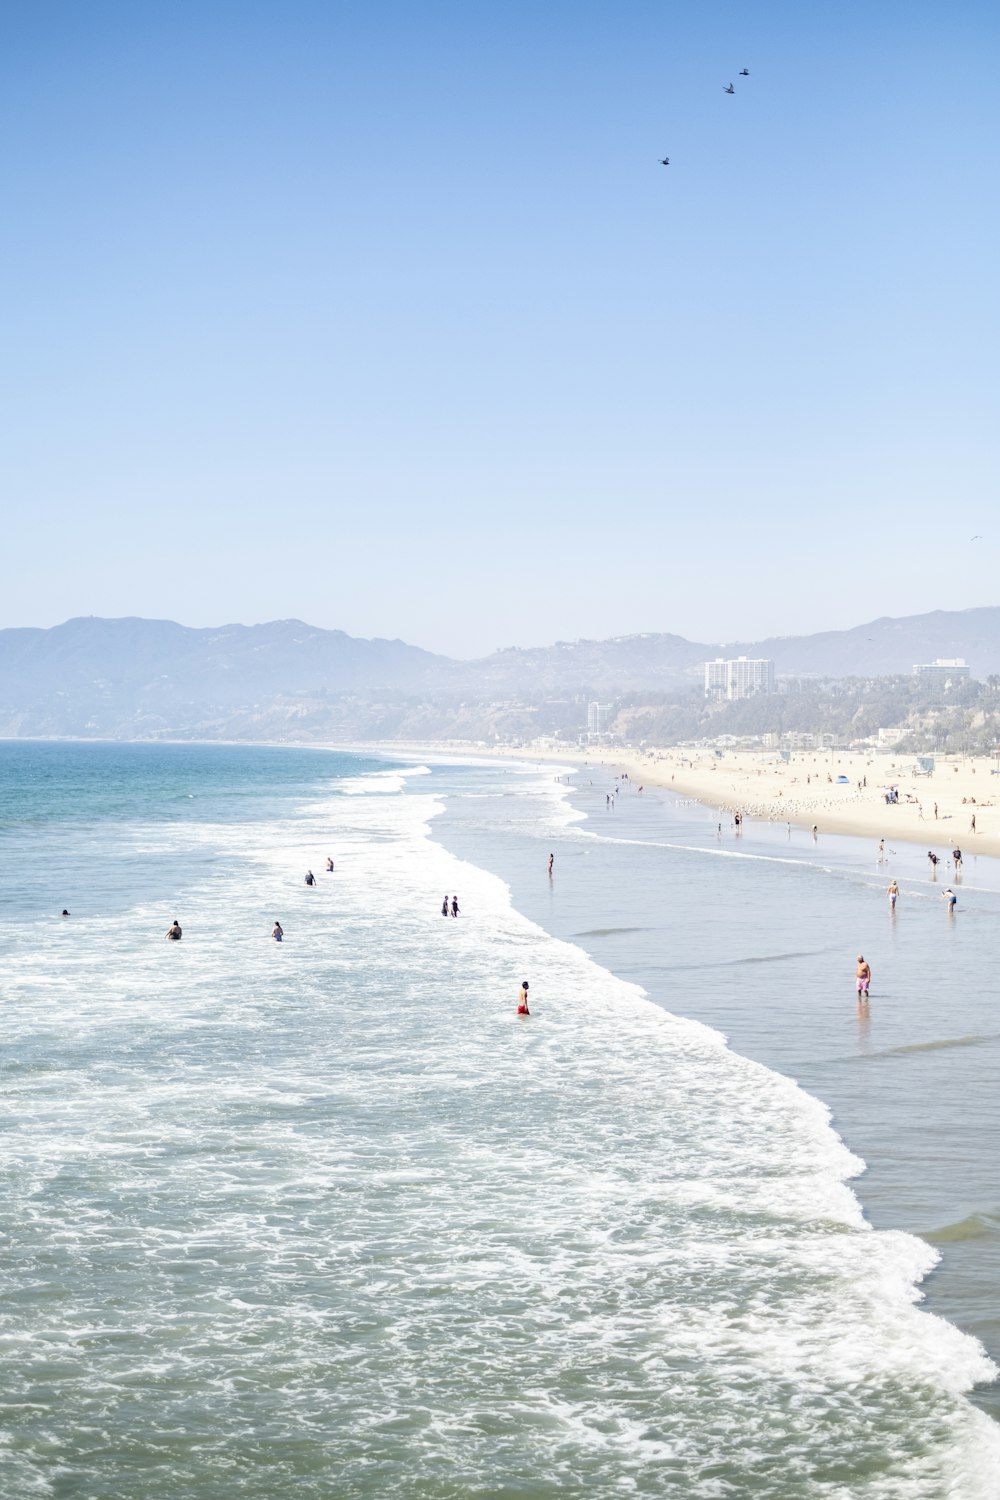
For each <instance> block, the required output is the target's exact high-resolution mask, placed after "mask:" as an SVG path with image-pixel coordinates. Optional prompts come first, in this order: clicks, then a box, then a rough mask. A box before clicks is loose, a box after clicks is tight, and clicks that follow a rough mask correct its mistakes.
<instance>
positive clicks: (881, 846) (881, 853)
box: [878, 839, 885, 864]
mask: <svg viewBox="0 0 1000 1500" xmlns="http://www.w3.org/2000/svg"><path fill="white" fill-rule="evenodd" d="M884 859H885V839H879V841H878V862H879V864H881V863H882V861H883V860H884Z"/></svg>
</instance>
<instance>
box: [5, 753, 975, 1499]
mask: <svg viewBox="0 0 1000 1500" xmlns="http://www.w3.org/2000/svg"><path fill="white" fill-rule="evenodd" d="M589 780H590V777H589V775H588V776H586V777H579V776H578V777H576V778H575V783H574V787H573V789H572V790H571V791H570V790H568V788H567V786H566V784H565V783H563V782H557V781H556V780H555V777H554V773H553V771H552V768H551V767H547V768H544V769H541V770H539V769H537V768H531V767H525V768H516V769H515V768H511V767H507V766H488V767H487V766H477V765H468V764H467V765H435V766H433V767H430V768H428V767H424V766H417V765H409V766H398V765H393V764H391V763H388V762H386V761H384V760H374V759H366V758H362V757H359V756H353V755H342V754H333V753H328V752H321V751H309V750H283V749H259V748H251V747H226V746H211V747H208V746H111V745H98V744H87V745H53V744H44V745H30V744H23V743H14V744H5V745H0V830H2V831H0V853H2V860H0V900H2V909H3V913H4V919H5V920H4V921H3V923H2V924H0V998H2V1004H3V1012H2V1016H3V1028H4V1036H3V1041H4V1046H3V1053H2V1068H3V1092H2V1105H0V1110H2V1114H0V1128H2V1131H3V1158H2V1186H0V1233H2V1248H0V1292H2V1296H0V1338H2V1341H3V1344H2V1349H3V1372H4V1373H3V1380H2V1383H0V1496H2V1497H3V1500H21V1497H25V1496H53V1497H60V1500H62V1497H66V1500H69V1497H73V1500H76V1497H80V1500H119V1497H120V1500H140V1497H141V1500H177V1497H179V1496H184V1497H185V1500H223V1497H225V1500H230V1497H234V1500H250V1497H253V1500H278V1497H284V1496H286V1495H287V1496H295V1497H303V1500H310V1497H320V1496H322V1497H331V1496H333V1497H337V1500H341V1497H343V1500H349V1497H358V1500H361V1497H373V1500H374V1497H382V1496H400V1497H403V1496H405V1497H413V1500H460V1497H487V1496H491V1497H492V1496H511V1497H515V1496H516V1497H524V1500H529V1497H536V1496H537V1497H544V1496H549V1495H552V1496H555V1495H559V1496H569V1497H573V1496H580V1497H582V1496H590V1497H600V1496H619V1495H631V1496H643V1495H645V1496H663V1497H671V1500H673V1497H676V1500H680V1497H685V1500H686V1497H694V1500H701V1497H705V1500H710V1497H711V1500H715V1497H745V1500H813V1497H817V1500H818V1497H823V1500H831V1497H832V1500H848V1497H862V1496H864V1497H879V1500H881V1497H884V1500H906V1497H911V1496H912V1497H913V1500H936V1497H939V1496H940V1497H945V1496H948V1497H955V1500H979V1497H995V1496H998V1495H1000V1478H998V1475H1000V1429H998V1427H997V1425H996V1424H995V1423H994V1422H993V1420H992V1419H991V1417H990V1416H989V1415H988V1414H987V1412H986V1411H984V1410H983V1409H982V1407H981V1406H977V1405H976V1404H975V1402H974V1400H972V1399H970V1395H969V1393H970V1392H973V1394H974V1395H975V1396H976V1399H978V1400H979V1401H981V1402H987V1403H988V1401H989V1399H990V1394H989V1393H990V1386H989V1382H991V1380H992V1378H993V1375H994V1373H995V1371H994V1367H993V1366H992V1364H991V1362H990V1360H989V1358H988V1356H987V1353H986V1351H985V1349H984V1347H983V1345H984V1344H986V1345H987V1346H989V1347H990V1348H991V1349H993V1350H994V1351H995V1350H996V1343H997V1340H996V1338H995V1333H996V1329H995V1325H994V1324H993V1322H992V1321H991V1320H992V1318H993V1306H994V1303H993V1295H994V1293H995V1290H996V1286H997V1280H996V1275H995V1271H996V1265H995V1260H994V1259H993V1258H992V1257H993V1256H994V1255H995V1246H996V1234H997V1226H998V1219H1000V1210H998V1201H997V1200H998V1194H997V1190H996V1187H995V1173H994V1172H993V1170H992V1163H993V1162H994V1161H995V1159H996V1145H997V1131H998V1111H997V1105H996V1103H995V1101H994V1098H993V1096H992V1090H991V1088H990V1087H989V1086H988V1085H989V1084H991V1083H992V1076H993V1074H994V1073H995V1067H996V1049H997V1048H998V1046H1000V1042H998V1037H1000V1026H998V1025H997V1024H996V1021H995V1018H994V1016H993V1009H992V997H991V995H990V993H989V991H990V982H989V973H988V965H989V955H990V938H991V934H992V931H993V928H994V924H995V921H996V918H997V916H998V915H1000V893H998V891H997V889H996V882H995V881H991V879H990V875H989V873H988V872H986V871H984V870H979V869H978V868H977V867H976V866H975V864H967V865H966V869H965V872H964V879H963V884H962V887H961V890H960V901H959V910H958V914H957V915H956V917H955V918H954V919H953V920H949V918H948V916H947V912H946V911H945V909H944V903H943V902H942V901H941V899H940V889H941V887H942V886H943V884H944V883H946V882H944V881H942V880H940V879H939V881H938V886H937V888H935V887H933V886H931V885H930V883H929V882H928V880H927V876H926V871H925V869H924V868H923V867H922V865H921V863H920V859H919V851H917V853H916V854H907V855H905V856H903V855H902V854H901V855H897V856H893V859H892V863H891V864H890V865H889V866H885V867H877V868H876V866H875V862H874V849H872V850H865V849H862V848H860V847H854V846H852V845H851V844H850V841H837V842H836V843H834V841H832V840H831V841H829V842H830V847H829V848H827V847H826V846H825V845H824V844H823V841H822V840H820V841H819V843H818V844H816V845H814V844H813V843H812V841H811V840H810V839H808V838H807V837H806V836H805V835H802V834H798V833H794V834H792V835H787V834H786V833H785V831H784V830H774V829H763V830H758V829H756V828H754V827H750V828H748V829H747V831H746V832H745V833H744V835H743V836H742V838H741V839H740V840H739V843H737V841H736V840H735V838H734V837H733V836H732V834H731V833H730V832H729V830H728V828H725V829H724V830H723V833H722V835H721V837H720V836H719V835H718V833H717V830H716V820H714V819H711V818H710V817H709V815H707V814H706V813H705V812H704V811H703V810H701V809H696V808H691V807H687V806H685V805H683V804H678V803H675V802H673V801H672V800H671V799H670V798H669V797H668V796H666V795H661V796H652V795H651V794H650V793H645V794H644V795H643V797H641V798H640V797H638V796H637V795H635V794H632V795H629V794H628V793H627V792H625V793H623V794H622V795H621V796H620V797H619V799H618V802H617V805H616V808H615V810H614V812H613V813H611V812H610V811H608V810H607V808H606V806H605V793H606V791H607V790H609V789H610V785H613V782H611V783H609V786H605V785H604V784H603V783H601V784H600V785H598V784H595V785H593V786H591V785H589V784H588V783H589ZM581 814H583V816H581ZM889 832H890V830H887V833H889ZM550 850H551V851H552V852H553V853H554V854H555V869H554V878H553V880H552V882H551V883H550V882H549V880H548V876H547V874H546V860H547V855H548V853H549V852H550ZM327 855H332V857H333V858H334V860H335V862H336V869H335V871H334V872H333V873H332V874H327V873H326V871H325V868H324V866H325V861H326V856H327ZM983 863H984V864H985V862H983ZM307 869H312V870H314V871H315V873H316V878H317V885H316V887H315V888H312V889H310V888H308V887H307V886H306V885H305V884H304V880H303V876H304V874H305V871H306V870H307ZM890 873H891V874H895V875H896V876H897V878H899V879H900V883H901V885H902V887H903V897H902V898H901V900H900V906H899V910H898V911H897V914H896V917H895V919H894V921H893V920H890V918H889V915H888V912H887V910H886V903H885V900H884V895H883V892H884V887H885V885H886V884H887V883H888V879H889V876H890ZM446 892H447V893H448V894H449V895H457V897H458V901H459V905H460V907H461V916H460V917H459V918H458V919H452V918H447V919H445V918H442V916H441V915H440V910H441V902H442V899H443V897H444V895H445V893H446ZM63 907H67V908H69V910H70V912H71V915H70V916H69V917H68V918H60V917H59V915H58V913H59V911H60V910H61V909H62V908H63ZM175 916H176V917H177V918H178V919H179V920H180V922H181V924H182V926H183V928H184V938H183V941H182V942H181V943H176V944H174V943H168V942H166V941H164V938H163V934H164V931H165V929H166V928H167V926H168V925H169V924H170V922H171V921H172V919H173V918H174V917H175ZM275 919H279V920H280V921H281V923H282V924H283V926H284V928H285V933H286V938H285V941H284V942H283V943H282V944H280V945H279V944H276V943H274V942H272V941H271V939H270V936H269V934H270V931H271V926H272V924H273V922H274V920H275ZM860 951H864V952H865V954H866V956H867V957H868V958H869V959H870V961H871V963H872V966H873V969H874V973H875V981H874V984H873V994H872V1003H871V1015H870V1018H866V1019H863V1020H859V1018H858V1016H857V1013H856V1008H855V1004H854V995H853V982H852V974H853V960H854V956H855V954H856V953H857V952H860ZM525 978H526V979H528V980H530V983H531V994H532V997H533V1002H532V1011H533V1014H532V1016H531V1017H530V1019H528V1020H523V1019H522V1020H518V1018H517V1017H516V1015H515V1014H514V1010H515V1005H516V993H517V990H518V987H519V985H520V981H521V980H522V979H525ZM723 1032H724V1033H726V1034H727V1035H728V1037H729V1039H730V1045H727V1044H726V1042H725V1040H724V1037H723V1035H722V1033H723ZM793 1080H797V1082H796V1081H793ZM827 1105H831V1106H832V1107H833V1109H834V1111H835V1114H834V1119H833V1122H832V1123H831V1119H830V1115H829V1112H828V1109H827ZM838 1131H839V1132H840V1134H838V1133H837V1132H838ZM841 1136H844V1137H845V1138H846V1140H847V1144H845V1142H844V1140H842V1139H841ZM849 1148H850V1149H849ZM855 1152H856V1153H858V1154H857V1155H856V1154H854V1153H855ZM861 1156H863V1157H864V1158H865V1160H866V1161H867V1162H868V1171H867V1173H866V1174H865V1175H864V1176H862V1177H860V1179H859V1178H858V1177H857V1174H859V1173H860V1172H861V1171H862V1161H861V1160H860V1157H861ZM858 1194H860V1196H861V1198H862V1200H863V1201H864V1204H865V1207H866V1209H867V1211H868V1217H867V1218H866V1216H865V1214H864V1213H863V1211H862V1208H861V1205H860V1203H859V1201H858V1196H857V1195H858ZM937 1247H940V1249H943V1252H944V1256H945V1260H944V1263H943V1265H941V1266H939V1267H938V1269H936V1270H935V1269H933V1268H934V1266H935V1263H936V1261H937V1259H938V1254H939V1249H938V1248H937ZM928 1275H929V1276H930V1280H929V1282H926V1281H925V1278H927V1277H928ZM922 1285H924V1286H926V1287H929V1288H930V1291H931V1300H930V1304H929V1305H931V1306H933V1308H934V1313H932V1312H930V1311H928V1310H927V1307H928V1304H924V1305H921V1304H920V1301H919V1298H920V1295H921V1287H922ZM938 1288H940V1292H939V1291H938V1290H937V1289H938ZM935 1314H944V1316H939V1315H935ZM959 1325H960V1326H959ZM970 1330H971V1332H970ZM972 1332H975V1333H977V1334H978V1336H979V1337H978V1338H976V1337H973V1336H972Z"/></svg>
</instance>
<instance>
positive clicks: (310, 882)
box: [306, 870, 316, 885]
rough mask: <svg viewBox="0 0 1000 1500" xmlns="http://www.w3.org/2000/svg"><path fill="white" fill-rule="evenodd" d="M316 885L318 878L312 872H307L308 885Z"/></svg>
mask: <svg viewBox="0 0 1000 1500" xmlns="http://www.w3.org/2000/svg"><path fill="white" fill-rule="evenodd" d="M315 884H316V876H315V875H314V874H313V872H312V870H307V871H306V885H315Z"/></svg>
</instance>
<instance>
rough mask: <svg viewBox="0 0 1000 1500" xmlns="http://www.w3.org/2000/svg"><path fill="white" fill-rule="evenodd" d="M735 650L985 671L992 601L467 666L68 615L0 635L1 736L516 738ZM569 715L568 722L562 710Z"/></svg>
mask: <svg viewBox="0 0 1000 1500" xmlns="http://www.w3.org/2000/svg"><path fill="white" fill-rule="evenodd" d="M740 655H747V656H766V657H771V658H773V660H774V663H775V670H776V672H777V673H778V674H779V675H780V674H788V675H802V676H805V675H808V676H818V677H849V676H864V677H874V676H885V675H891V674H896V673H902V672H909V671H910V670H911V668H912V666H913V664H914V663H915V662H919V661H932V660H934V659H935V658H937V657H964V658H965V660H966V661H968V662H969V664H970V666H971V667H972V671H973V674H974V675H975V676H978V677H985V676H987V675H988V674H990V673H994V672H997V673H1000V607H990V608H983V609H969V610H960V611H946V610H935V611H934V612H933V613H931V614H925V615H912V616H909V617H908V618H905V619H898V620H894V619H887V618H883V619H879V620H875V621H873V622H872V623H871V624H868V625H859V626H856V627H855V628H854V629H852V630H838V631H825V632H823V633H822V634H819V635H808V636H778V637H774V638H772V639H769V640H764V641H742V642H729V643H726V644H722V643H715V644H702V643H698V642H694V641H687V640H685V639H684V638H683V637H682V636H678V635H667V634H647V635H634V636H624V637H619V638H617V639H614V640H607V641H576V642H573V643H568V642H557V643H556V644H555V645H553V646H545V647H538V648H535V649H531V650H519V649H511V650H507V651H498V652H496V653H495V654H494V655H492V656H488V657H485V658H483V659H482V660H479V661H467V662H462V661H455V660H452V659H451V658H449V657H445V656H436V655H434V654H433V653H432V652H429V651H422V650H420V649H419V648H418V647H416V646H408V645H406V644H405V643H404V642H403V641H386V640H360V639H357V638H355V637H353V636H349V635H346V634H345V633H344V632H343V631H340V630H317V629H316V628H314V627H313V626H310V625H304V624H303V623H302V622H301V621H300V620H278V621H274V622H272V623H270V624H267V625H253V626H245V625H225V626H222V627H220V628H219V629H208V630H191V629H188V628H187V627H185V626H183V625H177V624H175V623H173V622H172V621H170V620H143V619H123V620H102V619H94V618H87V619H76V620H69V621H67V622H66V623H65V624H64V625H58V626H55V627H53V628H52V629H51V630H35V629H15V630H3V631H0V735H4V736H26V737H28V736H46V735H82V736H88V735H92V736H95V737H96V736H103V737H114V738H118V737H125V738H151V737H160V736H163V737H168V736H172V735H174V736H192V737H194V736H198V737H216V736H217V737H220V738H248V739H266V738H280V739H284V738H316V737H320V736H323V735H327V736H333V735H338V736H341V737H344V738H359V739H363V738H371V737H375V736H378V737H385V738H392V737H394V736H396V735H406V736H408V737H417V736H436V735H440V734H448V735H453V736H460V735H466V734H467V735H469V736H470V737H480V736H482V735H483V734H485V733H489V732H490V727H491V726H493V727H495V726H496V723H497V722H498V715H500V714H501V711H503V712H505V713H506V716H507V720H508V721H509V720H510V718H511V714H512V713H513V717H514V720H515V721H516V722H517V724H519V725H521V728H520V729H519V730H518V731H517V732H528V730H530V728H531V725H532V714H533V713H534V712H536V711H537V706H538V705H540V704H543V703H546V702H548V703H549V704H550V707H551V700H553V699H579V698H580V697H581V696H585V697H594V698H600V699H602V700H614V699H615V698H617V697H620V696H622V695H626V694H629V695H634V694H643V693H652V694H662V693H670V692H677V691H680V690H683V689H685V688H697V687H698V686H699V685H700V682H701V664H702V663H703V662H704V661H706V660H707V659H709V658H711V657H716V656H740ZM512 705H517V708H516V712H515V711H514V709H513V708H512ZM551 717H552V715H551V713H550V715H549V718H551ZM556 717H557V718H558V715H556ZM567 721H568V722H572V723H578V722H579V714H578V713H577V711H576V709H575V708H574V709H573V710H572V711H570V709H569V705H567Z"/></svg>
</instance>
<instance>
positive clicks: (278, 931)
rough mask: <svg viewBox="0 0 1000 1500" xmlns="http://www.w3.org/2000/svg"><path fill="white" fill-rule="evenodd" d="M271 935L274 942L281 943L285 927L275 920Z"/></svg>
mask: <svg viewBox="0 0 1000 1500" xmlns="http://www.w3.org/2000/svg"><path fill="white" fill-rule="evenodd" d="M271 936H272V937H273V938H274V941H275V942H276V943H281V942H283V941H284V938H285V929H284V928H283V927H282V925H281V923H280V922H275V924H274V926H273V927H272V928H271Z"/></svg>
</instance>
